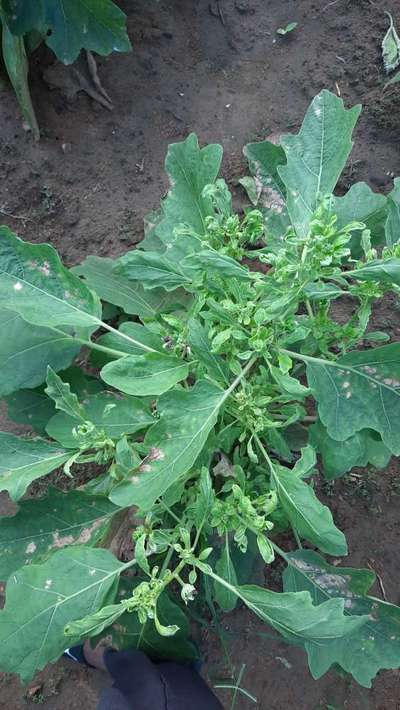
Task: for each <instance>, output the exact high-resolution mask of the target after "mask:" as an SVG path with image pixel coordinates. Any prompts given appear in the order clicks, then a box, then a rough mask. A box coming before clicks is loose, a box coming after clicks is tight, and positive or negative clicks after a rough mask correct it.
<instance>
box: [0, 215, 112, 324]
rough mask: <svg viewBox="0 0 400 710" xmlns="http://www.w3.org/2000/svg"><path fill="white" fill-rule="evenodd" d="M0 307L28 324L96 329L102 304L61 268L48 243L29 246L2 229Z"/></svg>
mask: <svg viewBox="0 0 400 710" xmlns="http://www.w3.org/2000/svg"><path fill="white" fill-rule="evenodd" d="M0 307H2V308H7V309H9V310H12V311H15V312H17V313H19V314H20V315H21V316H22V318H23V319H24V320H26V321H28V323H33V324H34V325H40V326H45V327H52V328H55V327H57V326H66V325H67V326H72V327H74V328H76V327H83V328H89V329H90V330H91V331H93V330H95V329H96V328H98V327H99V325H100V324H101V320H100V319H101V305H100V301H99V299H98V297H97V295H96V294H95V293H93V291H90V290H89V289H88V288H87V286H85V284H84V283H83V281H81V279H79V278H78V277H77V276H75V275H74V274H72V273H71V272H70V271H69V270H68V269H66V268H65V266H63V265H62V263H61V261H60V258H59V256H58V254H57V252H56V251H55V249H53V247H51V246H49V245H48V244H29V243H27V242H23V241H22V240H21V239H19V238H18V237H16V236H15V234H13V232H12V231H11V230H10V229H8V227H0Z"/></svg>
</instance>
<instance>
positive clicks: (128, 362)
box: [100, 353, 189, 397]
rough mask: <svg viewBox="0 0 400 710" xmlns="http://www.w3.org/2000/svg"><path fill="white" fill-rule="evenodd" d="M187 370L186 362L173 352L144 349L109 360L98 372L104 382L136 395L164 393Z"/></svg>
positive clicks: (178, 380) (184, 376)
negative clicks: (150, 351)
mask: <svg viewBox="0 0 400 710" xmlns="http://www.w3.org/2000/svg"><path fill="white" fill-rule="evenodd" d="M188 373H189V367H188V365H187V363H185V362H183V361H182V360H179V359H178V358H176V357H174V356H172V355H162V354H161V353H160V354H159V353H146V354H145V355H137V356H134V355H127V357H124V358H121V359H120V360H114V361H113V362H109V363H108V364H107V365H105V366H104V367H103V369H102V370H101V372H100V376H101V378H102V380H104V382H106V383H107V384H108V385H111V386H112V387H115V388H116V389H118V390H120V391H121V392H126V393H127V394H133V395H136V396H138V397H145V396H147V395H159V394H163V392H166V391H167V390H169V389H171V387H173V386H174V385H175V384H176V383H177V382H180V381H181V380H185V379H186V378H187V376H188Z"/></svg>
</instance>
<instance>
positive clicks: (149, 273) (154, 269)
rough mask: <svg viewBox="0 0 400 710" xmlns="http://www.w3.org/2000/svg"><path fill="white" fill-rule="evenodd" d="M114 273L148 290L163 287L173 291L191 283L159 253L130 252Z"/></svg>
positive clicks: (125, 255)
mask: <svg viewBox="0 0 400 710" xmlns="http://www.w3.org/2000/svg"><path fill="white" fill-rule="evenodd" d="M114 271H115V273H116V274H121V276H122V277H124V278H126V279H128V280H130V281H138V282H140V283H141V284H142V285H143V286H144V287H145V288H146V289H152V288H159V287H162V288H164V289H165V290H166V291H173V290H174V289H176V288H179V287H180V286H184V285H185V284H186V283H190V279H189V278H188V277H187V276H185V274H183V272H182V271H181V270H180V269H179V267H178V266H177V265H176V264H174V263H172V262H171V261H169V260H168V258H167V257H166V256H165V255H163V254H159V253H158V252H151V251H139V250H138V249H135V250H134V251H129V252H127V254H124V256H121V257H120V259H119V260H118V261H117V264H116V266H115V269H114Z"/></svg>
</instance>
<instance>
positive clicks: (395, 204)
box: [385, 178, 400, 246]
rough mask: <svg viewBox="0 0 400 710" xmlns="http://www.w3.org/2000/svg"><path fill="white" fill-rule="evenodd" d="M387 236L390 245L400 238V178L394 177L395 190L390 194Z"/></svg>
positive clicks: (386, 227) (386, 225) (387, 242)
mask: <svg viewBox="0 0 400 710" xmlns="http://www.w3.org/2000/svg"><path fill="white" fill-rule="evenodd" d="M385 238H386V244H387V245H388V246H393V244H396V242H398V241H399V239H400V178H395V179H394V187H393V190H392V191H391V192H389V194H388V198H387V219H386V223H385Z"/></svg>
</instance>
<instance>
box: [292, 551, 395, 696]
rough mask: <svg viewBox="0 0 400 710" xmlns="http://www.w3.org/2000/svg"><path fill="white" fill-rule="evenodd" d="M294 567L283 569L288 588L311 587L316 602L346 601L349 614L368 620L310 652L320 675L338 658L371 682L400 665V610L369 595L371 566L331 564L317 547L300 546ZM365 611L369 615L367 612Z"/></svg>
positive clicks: (366, 682)
mask: <svg viewBox="0 0 400 710" xmlns="http://www.w3.org/2000/svg"><path fill="white" fill-rule="evenodd" d="M286 559H287V562H288V567H287V569H286V570H285V572H284V574H283V580H284V588H285V590H288V591H292V592H298V590H307V591H309V592H310V594H311V595H312V597H313V599H314V601H315V603H316V604H319V606H318V607H317V609H320V608H321V605H323V604H326V603H327V602H326V600H327V599H330V600H332V598H333V599H336V600H338V599H339V600H341V601H342V602H344V610H345V614H346V616H347V618H348V619H352V620H356V619H360V618H364V619H365V620H366V621H365V623H364V624H362V625H361V626H359V627H358V628H357V627H356V628H354V629H353V630H352V631H351V633H349V634H347V635H346V636H345V637H344V638H343V639H341V638H337V639H335V638H333V637H332V638H326V639H323V640H322V641H321V644H320V645H319V647H314V648H313V649H310V651H309V663H310V669H311V673H312V674H313V676H314V678H320V677H321V676H322V675H323V674H324V673H325V672H326V671H327V670H328V669H329V668H330V666H331V665H332V664H334V663H338V664H339V665H340V666H341V667H342V668H343V670H345V671H346V672H347V673H351V674H352V675H353V677H354V678H355V680H356V681H357V682H358V683H360V685H363V686H365V687H366V688H370V687H371V680H372V679H373V678H374V677H375V675H376V673H377V672H378V671H379V670H381V669H384V668H387V669H389V668H393V669H394V668H398V667H399V665H400V609H399V607H397V606H394V604H389V603H388V602H383V601H380V600H379V599H377V598H376V597H370V596H368V595H367V592H368V589H369V588H370V586H371V585H372V584H373V582H374V580H375V575H374V574H373V572H371V571H370V570H366V569H351V568H348V567H347V568H346V567H335V566H333V565H329V564H328V563H327V562H325V560H324V559H323V557H321V556H320V555H318V554H317V553H316V552H312V551H311V550H299V551H297V552H294V553H290V554H288V555H287V556H286ZM361 615H363V616H361Z"/></svg>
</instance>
